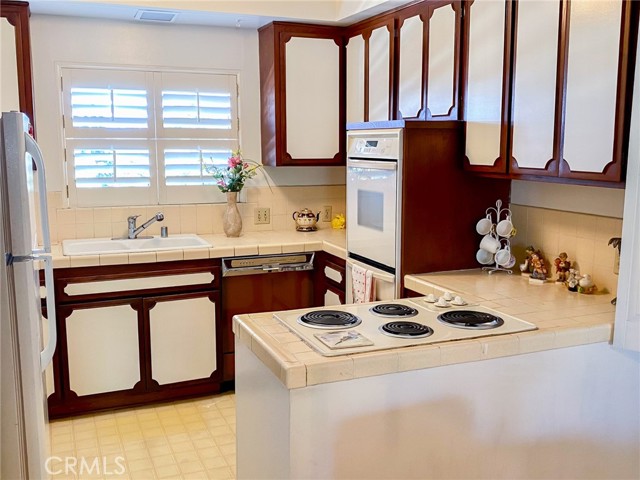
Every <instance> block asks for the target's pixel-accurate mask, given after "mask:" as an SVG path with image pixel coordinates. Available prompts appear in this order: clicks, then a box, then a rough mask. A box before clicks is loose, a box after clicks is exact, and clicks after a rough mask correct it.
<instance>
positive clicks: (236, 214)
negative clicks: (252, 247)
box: [222, 192, 242, 237]
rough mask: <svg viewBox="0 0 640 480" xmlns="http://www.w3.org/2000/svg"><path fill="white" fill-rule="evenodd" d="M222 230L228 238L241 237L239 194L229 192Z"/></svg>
mask: <svg viewBox="0 0 640 480" xmlns="http://www.w3.org/2000/svg"><path fill="white" fill-rule="evenodd" d="M222 229H223V230H224V233H225V235H226V236H227V237H239V236H240V232H242V217H241V216H240V210H238V192H227V208H226V209H225V211H224V215H223V217H222Z"/></svg>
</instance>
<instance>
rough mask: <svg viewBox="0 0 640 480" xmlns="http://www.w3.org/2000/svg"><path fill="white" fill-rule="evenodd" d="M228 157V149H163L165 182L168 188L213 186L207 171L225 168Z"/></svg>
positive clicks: (229, 153)
mask: <svg viewBox="0 0 640 480" xmlns="http://www.w3.org/2000/svg"><path fill="white" fill-rule="evenodd" d="M230 155H231V150H230V149H221V150H212V149H200V148H194V149H165V150H164V173H165V175H164V177H165V182H166V184H167V185H169V186H177V185H215V182H214V180H213V177H212V175H211V173H210V171H209V169H210V168H211V166H215V167H222V166H226V165H227V160H228V158H229V156H230ZM207 167H209V169H208V168H207Z"/></svg>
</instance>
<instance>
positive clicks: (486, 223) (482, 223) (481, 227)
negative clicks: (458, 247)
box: [476, 215, 493, 235]
mask: <svg viewBox="0 0 640 480" xmlns="http://www.w3.org/2000/svg"><path fill="white" fill-rule="evenodd" d="M491 227H493V223H491V217H490V216H489V215H487V216H486V217H485V218H481V219H480V220H478V223H476V232H478V233H479V234H480V235H486V234H487V233H489V232H490V231H491Z"/></svg>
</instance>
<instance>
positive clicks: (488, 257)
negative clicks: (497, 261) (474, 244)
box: [476, 248, 493, 265]
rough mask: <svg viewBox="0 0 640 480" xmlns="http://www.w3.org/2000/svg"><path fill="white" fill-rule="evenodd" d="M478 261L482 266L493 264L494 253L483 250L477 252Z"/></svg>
mask: <svg viewBox="0 0 640 480" xmlns="http://www.w3.org/2000/svg"><path fill="white" fill-rule="evenodd" d="M476 260H477V261H478V263H480V264H482V265H489V264H490V263H493V253H491V252H487V251H486V250H484V249H482V248H481V249H480V250H478V251H477V252H476Z"/></svg>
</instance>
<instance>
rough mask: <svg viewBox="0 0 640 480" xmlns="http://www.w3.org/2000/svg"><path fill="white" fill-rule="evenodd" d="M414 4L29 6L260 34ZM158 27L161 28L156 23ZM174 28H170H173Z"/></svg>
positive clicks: (299, 1)
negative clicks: (157, 17) (151, 13)
mask: <svg viewBox="0 0 640 480" xmlns="http://www.w3.org/2000/svg"><path fill="white" fill-rule="evenodd" d="M408 1H410V0H231V1H222V0H102V1H98V2H96V1H94V0H29V5H30V8H31V13H32V14H43V15H64V16H77V17H89V18H104V19H112V20H123V21H132V22H133V21H138V20H135V15H136V13H137V12H138V11H139V10H159V11H168V12H176V13H177V16H176V19H175V21H174V22H173V23H176V24H189V25H212V26H221V27H237V28H250V29H256V28H258V27H260V26H262V25H265V24H267V23H269V22H271V21H273V20H285V21H286V20H288V21H307V22H313V23H323V24H335V25H345V24H349V23H353V22H356V21H358V20H361V19H363V18H366V17H370V16H372V15H375V14H376V13H379V12H382V11H384V10H388V9H390V8H393V7H395V6H398V5H402V4H404V3H408ZM153 23H158V22H153ZM169 25H170V24H169Z"/></svg>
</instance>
